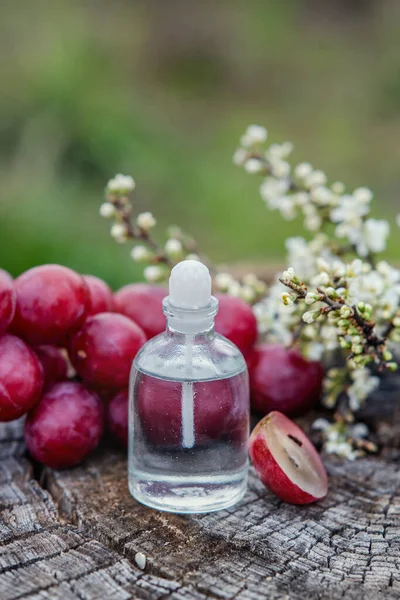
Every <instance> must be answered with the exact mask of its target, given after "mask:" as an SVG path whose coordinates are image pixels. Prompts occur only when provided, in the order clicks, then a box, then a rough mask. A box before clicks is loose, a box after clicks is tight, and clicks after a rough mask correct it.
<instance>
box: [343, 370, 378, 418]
mask: <svg viewBox="0 0 400 600" xmlns="http://www.w3.org/2000/svg"><path fill="white" fill-rule="evenodd" d="M351 378H352V380H353V383H352V384H351V385H350V386H349V387H348V388H347V395H348V397H349V406H350V408H351V410H353V411H357V410H358V409H359V408H360V406H361V404H362V403H363V402H364V400H365V399H366V398H367V397H368V396H369V395H370V394H371V393H372V392H373V391H374V390H376V389H377V388H378V386H379V377H376V376H374V375H371V372H370V370H369V369H365V368H364V369H356V370H355V371H352V372H351Z"/></svg>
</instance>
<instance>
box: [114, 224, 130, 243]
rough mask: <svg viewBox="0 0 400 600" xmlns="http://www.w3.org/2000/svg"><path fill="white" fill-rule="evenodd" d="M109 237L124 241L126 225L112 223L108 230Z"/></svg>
mask: <svg viewBox="0 0 400 600" xmlns="http://www.w3.org/2000/svg"><path fill="white" fill-rule="evenodd" d="M110 233H111V237H113V238H114V239H115V240H116V241H117V242H122V241H125V239H126V235H127V229H126V225H124V224H123V223H114V225H113V226H112V227H111V230H110Z"/></svg>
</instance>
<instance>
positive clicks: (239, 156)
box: [232, 148, 249, 166]
mask: <svg viewBox="0 0 400 600" xmlns="http://www.w3.org/2000/svg"><path fill="white" fill-rule="evenodd" d="M248 155H249V154H248V152H247V150H244V149H243V148H238V149H237V150H236V152H235V154H234V155H233V159H232V160H233V162H234V164H235V165H238V166H242V165H244V163H245V161H246V159H247V157H248Z"/></svg>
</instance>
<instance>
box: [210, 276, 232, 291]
mask: <svg viewBox="0 0 400 600" xmlns="http://www.w3.org/2000/svg"><path fill="white" fill-rule="evenodd" d="M233 282H234V278H233V277H232V275H231V274H230V273H217V274H216V275H215V277H214V283H215V285H216V286H217V288H218V289H219V290H220V291H221V292H226V291H227V290H228V288H229V286H230V285H231V284H232V283H233Z"/></svg>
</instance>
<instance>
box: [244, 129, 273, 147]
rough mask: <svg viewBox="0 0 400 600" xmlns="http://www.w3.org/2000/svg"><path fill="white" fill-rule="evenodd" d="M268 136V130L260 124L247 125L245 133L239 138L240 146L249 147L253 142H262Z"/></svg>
mask: <svg viewBox="0 0 400 600" xmlns="http://www.w3.org/2000/svg"><path fill="white" fill-rule="evenodd" d="M267 136H268V132H267V130H266V129H265V127H261V126H260V125H249V126H248V128H247V130H246V133H245V134H244V136H243V137H242V139H241V143H242V146H244V147H245V148H249V147H250V146H254V145H255V144H263V143H264V142H265V141H266V139H267Z"/></svg>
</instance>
